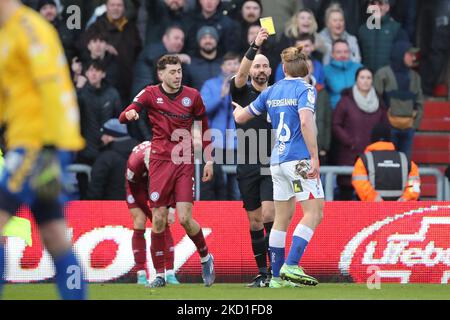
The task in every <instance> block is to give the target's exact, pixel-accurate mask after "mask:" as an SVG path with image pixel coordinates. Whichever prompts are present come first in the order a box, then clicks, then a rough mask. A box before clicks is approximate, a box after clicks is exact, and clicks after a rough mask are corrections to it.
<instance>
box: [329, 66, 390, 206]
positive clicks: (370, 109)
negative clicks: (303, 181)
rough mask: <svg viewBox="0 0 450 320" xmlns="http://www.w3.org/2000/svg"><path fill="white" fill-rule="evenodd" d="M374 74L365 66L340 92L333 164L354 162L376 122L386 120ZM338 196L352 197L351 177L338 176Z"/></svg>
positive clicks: (365, 144) (361, 151)
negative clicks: (348, 86) (374, 84)
mask: <svg viewBox="0 0 450 320" xmlns="http://www.w3.org/2000/svg"><path fill="white" fill-rule="evenodd" d="M372 84H373V74H372V72H371V71H370V70H369V69H368V68H366V67H362V68H359V69H358V71H357V72H356V83H355V85H354V86H353V87H352V88H349V89H346V90H344V91H343V92H342V98H341V100H340V101H339V103H338V104H337V106H336V109H335V111H334V113H333V137H334V143H333V147H334V148H335V150H334V164H336V165H339V166H353V165H354V163H355V160H356V158H357V157H358V155H360V154H361V153H363V152H364V149H365V148H366V146H367V145H369V143H370V134H371V131H372V129H373V128H374V127H375V125H376V124H378V123H380V122H387V118H386V111H385V105H384V102H383V100H382V99H380V98H379V97H378V95H377V93H376V91H375V89H374V87H373V85H372ZM337 183H338V186H339V189H340V195H339V199H340V200H351V199H352V198H353V187H352V183H351V177H349V176H338V178H337Z"/></svg>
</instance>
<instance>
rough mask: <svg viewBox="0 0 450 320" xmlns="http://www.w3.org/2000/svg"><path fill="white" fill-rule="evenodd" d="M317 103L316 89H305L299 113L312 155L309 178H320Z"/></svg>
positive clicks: (306, 141)
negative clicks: (315, 116)
mask: <svg viewBox="0 0 450 320" xmlns="http://www.w3.org/2000/svg"><path fill="white" fill-rule="evenodd" d="M315 103H316V98H315V93H314V89H312V88H309V89H308V90H305V91H304V92H303V93H302V94H301V96H300V99H299V104H298V113H299V117H300V128H301V131H302V135H303V139H304V140H305V144H306V148H307V149H308V152H309V155H310V156H311V170H310V172H308V178H309V179H316V178H317V179H319V178H320V173H319V167H320V164H319V148H318V146H317V127H316V121H315V119H314V105H315Z"/></svg>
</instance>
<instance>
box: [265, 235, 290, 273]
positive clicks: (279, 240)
mask: <svg viewBox="0 0 450 320" xmlns="http://www.w3.org/2000/svg"><path fill="white" fill-rule="evenodd" d="M285 246H286V232H285V231H280V230H275V229H272V231H271V232H270V237H269V252H270V265H271V266H272V275H273V276H274V277H277V278H278V277H280V269H281V267H282V266H283V264H284V248H285Z"/></svg>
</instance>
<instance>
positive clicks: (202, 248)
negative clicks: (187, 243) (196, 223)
mask: <svg viewBox="0 0 450 320" xmlns="http://www.w3.org/2000/svg"><path fill="white" fill-rule="evenodd" d="M189 238H191V240H192V242H194V244H195V246H196V247H197V252H198V254H199V255H200V259H201V260H202V262H204V261H207V260H208V246H207V245H206V241H205V237H204V236H203V231H202V229H201V228H200V231H199V232H198V233H197V234H196V235H194V236H189Z"/></svg>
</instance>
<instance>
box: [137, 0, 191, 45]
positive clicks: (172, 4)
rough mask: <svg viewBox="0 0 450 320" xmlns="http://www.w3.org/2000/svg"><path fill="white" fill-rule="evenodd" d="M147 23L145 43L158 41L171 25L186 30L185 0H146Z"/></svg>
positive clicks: (184, 31)
mask: <svg viewBox="0 0 450 320" xmlns="http://www.w3.org/2000/svg"><path fill="white" fill-rule="evenodd" d="M145 9H146V12H147V25H146V34H145V44H149V43H153V42H158V41H160V40H161V38H162V36H163V35H164V34H165V33H166V31H167V29H168V28H169V27H172V26H178V27H180V28H181V30H183V33H184V34H185V33H186V32H187V27H188V25H187V6H186V0H164V1H161V0H146V1H145Z"/></svg>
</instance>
